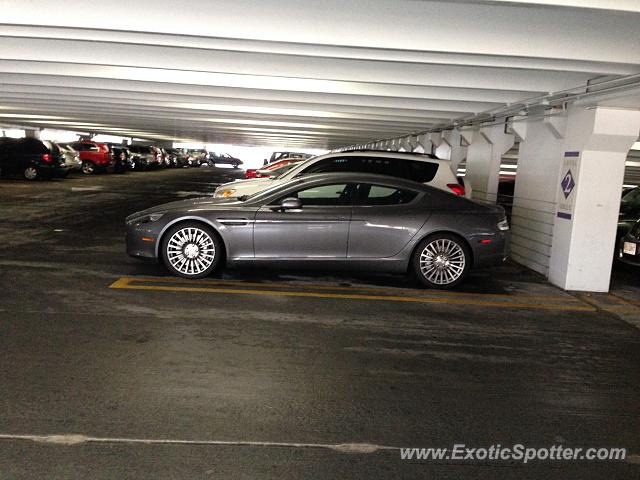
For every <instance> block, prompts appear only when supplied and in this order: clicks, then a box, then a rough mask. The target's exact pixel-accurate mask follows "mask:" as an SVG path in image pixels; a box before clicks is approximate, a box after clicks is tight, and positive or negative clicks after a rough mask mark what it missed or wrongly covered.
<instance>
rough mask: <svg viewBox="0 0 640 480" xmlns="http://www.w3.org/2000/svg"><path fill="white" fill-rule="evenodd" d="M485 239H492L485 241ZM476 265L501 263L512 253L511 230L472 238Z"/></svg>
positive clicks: (485, 265) (487, 265)
mask: <svg viewBox="0 0 640 480" xmlns="http://www.w3.org/2000/svg"><path fill="white" fill-rule="evenodd" d="M483 240H490V242H488V243H483ZM471 242H472V249H473V266H474V267H491V266H495V265H501V264H502V263H504V261H505V260H506V259H507V258H508V257H509V254H510V253H511V235H510V233H509V231H505V232H500V233H497V234H496V235H492V236H490V237H488V236H478V237H475V238H473V239H471Z"/></svg>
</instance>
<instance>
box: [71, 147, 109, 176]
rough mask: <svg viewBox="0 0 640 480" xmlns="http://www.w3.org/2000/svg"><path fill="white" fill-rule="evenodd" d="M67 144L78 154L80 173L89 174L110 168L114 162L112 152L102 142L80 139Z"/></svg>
mask: <svg viewBox="0 0 640 480" xmlns="http://www.w3.org/2000/svg"><path fill="white" fill-rule="evenodd" d="M69 145H71V146H72V147H73V148H74V149H75V150H77V151H78V153H79V154H80V161H81V162H82V173H85V174H87V175H91V174H92V173H96V172H98V171H106V170H109V169H112V168H113V166H114V164H115V159H114V158H113V153H112V152H111V150H110V149H109V147H108V146H107V145H106V144H104V143H97V142H92V141H91V140H81V141H79V142H73V143H70V144H69Z"/></svg>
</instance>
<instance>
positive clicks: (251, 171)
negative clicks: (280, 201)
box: [244, 168, 257, 178]
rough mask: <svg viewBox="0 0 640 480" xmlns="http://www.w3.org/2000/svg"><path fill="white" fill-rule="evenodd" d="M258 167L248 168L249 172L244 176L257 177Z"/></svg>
mask: <svg viewBox="0 0 640 480" xmlns="http://www.w3.org/2000/svg"><path fill="white" fill-rule="evenodd" d="M256 175H257V174H256V169H255V168H249V169H247V172H246V173H245V174H244V178H256Z"/></svg>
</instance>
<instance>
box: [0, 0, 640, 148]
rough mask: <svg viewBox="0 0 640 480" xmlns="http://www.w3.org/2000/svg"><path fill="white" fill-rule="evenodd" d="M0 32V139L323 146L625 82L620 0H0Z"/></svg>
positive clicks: (625, 32) (638, 69)
mask: <svg viewBox="0 0 640 480" xmlns="http://www.w3.org/2000/svg"><path fill="white" fill-rule="evenodd" d="M603 5H606V8H603ZM0 21H1V22H2V24H0V124H2V125H5V126H7V127H9V126H34V127H41V128H42V127H44V128H57V129H66V130H77V131H88V132H101V133H112V134H117V135H124V136H133V137H147V138H156V139H176V140H183V141H186V140H196V141H201V142H206V143H234V144H247V145H255V144H260V145H265V144H271V145H284V144H287V145H291V146H300V147H320V148H334V147H340V146H345V145H351V144H357V143H363V142H366V141H370V140H375V139H379V138H387V137H392V136H399V135H402V134H406V133H409V132H416V131H423V130H425V129H428V128H431V127H433V126H437V125H446V124H450V123H451V122H452V121H453V120H455V119H461V118H468V117H470V116H473V115H474V114H478V113H480V112H484V111H487V110H490V109H495V108H499V107H502V106H504V105H505V104H511V103H517V102H520V101H522V100H524V99H528V98H534V97H538V96H544V95H548V94H550V93H555V92H561V91H564V90H567V89H572V88H576V87H585V86H586V85H587V84H588V83H590V82H594V81H598V80H600V79H608V78H611V77H612V76H613V77H618V76H619V77H623V76H629V75H635V74H640V3H639V2H637V1H634V0H619V1H614V0H611V1H607V2H602V1H596V0H584V1H577V0H573V1H560V0H547V1H545V0H537V1H528V2H515V1H500V0H498V1H468V2H467V1H449V2H445V1H443V2H436V1H406V0H405V1H400V0H396V1H389V0H367V1H365V0H361V1H353V0H351V1H344V0H342V1H338V0H325V1H323V2H305V1H294V0H277V1H276V0H262V1H260V0H254V1H242V0H234V1H226V0H225V1H216V2H210V1H206V0H204V1H203V0H199V1H191V2H175V1H168V0H154V1H149V0H138V1H135V2H131V1H123V0H111V1H107V2H95V3H94V2H92V3H91V5H90V6H89V5H88V4H87V2H86V1H79V0H67V1H65V2H58V6H57V7H56V2H51V1H44V0H33V1H29V2H24V1H23V0H5V2H4V5H3V9H2V17H1V20H0Z"/></svg>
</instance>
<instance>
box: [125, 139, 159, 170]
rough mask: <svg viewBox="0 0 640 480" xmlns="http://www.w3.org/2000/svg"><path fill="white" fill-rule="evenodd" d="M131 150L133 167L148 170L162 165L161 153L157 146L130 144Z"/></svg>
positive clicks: (133, 168)
mask: <svg viewBox="0 0 640 480" xmlns="http://www.w3.org/2000/svg"><path fill="white" fill-rule="evenodd" d="M127 148H128V149H129V152H131V169H132V170H148V169H150V168H157V167H159V166H160V154H159V152H157V151H156V149H155V147H151V146H149V145H129V146H128V147H127Z"/></svg>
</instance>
